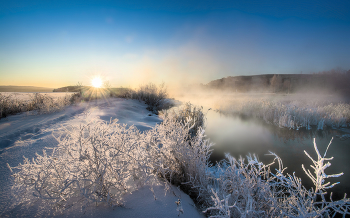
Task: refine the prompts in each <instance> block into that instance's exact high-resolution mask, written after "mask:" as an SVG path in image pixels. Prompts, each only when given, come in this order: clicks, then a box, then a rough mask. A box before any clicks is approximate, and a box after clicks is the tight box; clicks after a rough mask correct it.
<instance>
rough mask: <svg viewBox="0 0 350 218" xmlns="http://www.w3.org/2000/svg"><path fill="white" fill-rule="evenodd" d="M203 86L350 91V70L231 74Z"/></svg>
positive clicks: (330, 91)
mask: <svg viewBox="0 0 350 218" xmlns="http://www.w3.org/2000/svg"><path fill="white" fill-rule="evenodd" d="M202 88H206V89H217V90H225V91H232V92H278V93H281V92H282V93H295V92H316V93H320V92H322V93H340V94H349V93H350V70H349V71H347V73H324V74H318V73H316V74H276V75H275V74H262V75H251V76H234V77H232V76H229V77H226V78H221V79H217V80H213V81H211V82H209V83H208V84H206V85H202Z"/></svg>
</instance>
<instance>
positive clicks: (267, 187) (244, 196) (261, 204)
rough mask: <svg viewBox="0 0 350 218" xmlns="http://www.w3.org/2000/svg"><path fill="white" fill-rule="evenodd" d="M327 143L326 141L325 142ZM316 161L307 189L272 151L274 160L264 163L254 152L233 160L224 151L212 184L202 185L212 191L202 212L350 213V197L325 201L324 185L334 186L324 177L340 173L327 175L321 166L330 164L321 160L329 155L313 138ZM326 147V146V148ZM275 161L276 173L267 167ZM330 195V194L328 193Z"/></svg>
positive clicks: (241, 214)
mask: <svg viewBox="0 0 350 218" xmlns="http://www.w3.org/2000/svg"><path fill="white" fill-rule="evenodd" d="M328 146H329V145H328ZM314 148H315V151H316V153H317V161H316V160H314V159H312V158H311V156H310V155H309V154H308V153H307V152H305V154H306V155H307V156H308V157H309V158H310V159H311V160H312V161H313V165H312V166H311V167H312V168H313V169H314V170H315V171H314V173H311V172H310V171H309V170H305V167H304V166H302V168H303V169H304V171H305V172H306V174H307V175H308V176H309V177H310V178H311V179H312V181H313V182H314V185H315V188H314V189H311V190H307V189H306V188H305V187H304V186H303V185H302V183H301V179H300V178H298V177H296V176H295V175H294V174H293V175H289V174H286V175H284V174H283V171H284V169H285V168H283V164H282V160H281V159H280V158H279V157H278V156H277V155H276V154H274V153H271V155H274V156H275V159H274V162H272V163H271V164H268V165H264V164H263V163H261V162H259V161H258V160H257V158H256V157H255V156H253V157H252V156H248V157H247V161H244V159H242V158H240V159H239V160H236V159H235V158H233V157H231V156H230V155H226V158H227V159H228V161H223V162H221V163H220V164H218V166H216V168H213V169H212V170H211V172H212V175H211V177H208V179H209V178H210V179H209V180H211V181H212V182H211V185H207V183H208V182H207V183H205V184H204V185H207V188H206V189H205V186H203V187H202V192H206V193H212V195H211V199H212V202H209V203H210V204H211V206H210V207H208V208H207V209H206V210H205V211H204V212H205V213H209V214H211V215H212V216H211V217H333V216H335V215H336V214H343V215H350V199H348V198H346V197H344V198H343V199H342V200H338V201H333V200H332V197H330V199H329V200H328V201H327V200H326V198H325V194H327V192H326V189H329V188H331V187H333V186H334V185H335V184H336V183H335V184H332V185H330V183H328V182H327V183H326V182H325V179H327V178H330V177H339V176H341V175H342V173H340V174H335V175H327V174H325V172H324V170H325V169H326V168H327V167H329V166H330V165H331V164H330V163H329V162H328V163H324V161H326V160H332V158H325V155H326V152H327V151H326V152H325V155H324V156H323V157H322V156H321V155H320V153H319V151H318V149H317V145H316V143H315V141H314ZM327 150H328V148H327ZM275 161H277V162H278V169H277V170H276V173H271V171H270V167H271V166H272V165H273V164H274V163H275ZM331 196H332V195H331Z"/></svg>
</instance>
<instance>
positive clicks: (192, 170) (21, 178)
mask: <svg viewBox="0 0 350 218" xmlns="http://www.w3.org/2000/svg"><path fill="white" fill-rule="evenodd" d="M189 129H190V126H189V123H185V124H183V123H179V122H176V121H175V119H173V118H172V117H169V118H168V119H165V120H164V121H163V123H162V124H159V125H156V126H155V127H154V128H153V129H151V130H149V131H146V132H143V133H141V132H140V131H138V130H137V129H136V128H135V127H133V126H132V127H127V126H126V125H122V124H118V123H117V122H116V121H112V122H110V123H105V122H102V121H91V122H89V123H87V124H82V125H81V126H80V127H75V128H71V129H70V130H66V132H65V133H64V135H62V136H61V137H57V140H58V141H59V144H58V146H57V147H55V148H53V149H52V152H50V154H48V152H47V151H44V152H43V154H42V155H39V154H37V157H36V158H33V159H32V160H28V159H25V160H24V163H23V164H20V165H19V166H17V167H12V168H11V167H10V169H11V170H13V172H14V173H13V177H14V179H15V183H16V186H14V188H15V190H21V191H20V192H23V191H26V193H28V195H29V197H26V198H23V199H22V201H24V202H21V204H28V203H29V204H30V202H32V200H31V199H32V198H33V197H34V198H38V199H41V200H44V201H48V202H50V204H51V205H52V207H53V208H54V209H55V210H56V211H63V210H66V209H69V208H70V207H72V205H74V204H79V205H81V206H82V207H83V208H85V207H86V206H88V205H90V204H92V203H96V204H97V203H102V202H104V203H107V204H110V205H112V206H115V205H120V204H121V203H122V198H121V196H122V195H123V194H124V193H128V192H131V191H133V190H135V189H136V188H137V187H139V186H143V185H146V184H148V185H152V181H153V178H154V177H156V176H158V177H160V178H163V179H164V181H165V182H166V184H167V185H168V184H169V182H172V183H177V184H181V183H182V182H186V181H187V180H189V177H190V176H193V177H198V176H199V174H203V173H205V172H204V171H203V170H205V169H206V167H207V164H208V163H209V162H208V158H209V148H210V144H209V142H208V141H207V140H205V139H204V135H203V133H204V131H201V132H199V134H197V135H196V136H194V137H192V138H191V139H189V137H188V132H189ZM167 187H169V186H167ZM31 195H33V196H31ZM26 199H28V201H26Z"/></svg>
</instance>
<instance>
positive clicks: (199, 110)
mask: <svg viewBox="0 0 350 218" xmlns="http://www.w3.org/2000/svg"><path fill="white" fill-rule="evenodd" d="M169 114H170V116H172V119H175V121H176V122H180V123H183V124H185V123H187V122H189V124H190V125H191V126H192V128H191V129H190V135H191V136H194V135H196V134H197V132H198V130H199V128H202V129H204V127H205V114H204V113H203V107H198V106H195V105H193V104H191V103H190V102H187V103H185V104H183V105H181V106H179V107H177V108H173V109H172V110H170V111H167V110H162V111H161V112H160V116H161V117H163V118H164V117H167V116H169Z"/></svg>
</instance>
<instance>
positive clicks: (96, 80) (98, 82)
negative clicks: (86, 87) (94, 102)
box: [91, 76, 102, 88]
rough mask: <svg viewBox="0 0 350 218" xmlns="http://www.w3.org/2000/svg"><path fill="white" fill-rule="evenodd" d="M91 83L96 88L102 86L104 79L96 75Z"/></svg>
mask: <svg viewBox="0 0 350 218" xmlns="http://www.w3.org/2000/svg"><path fill="white" fill-rule="evenodd" d="M91 85H92V86H93V87H94V88H101V87H102V79H101V78H100V77H99V76H95V77H94V78H92V80H91Z"/></svg>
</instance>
